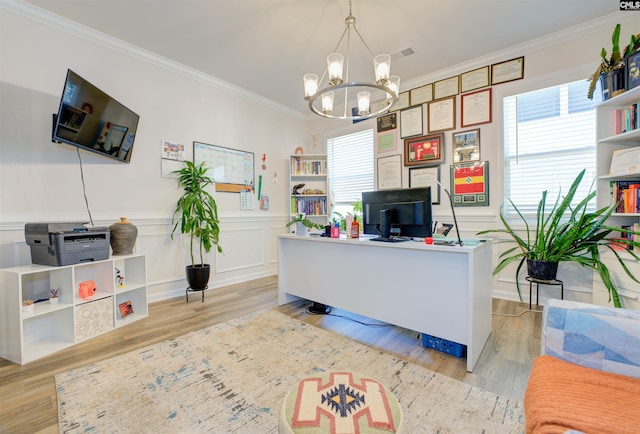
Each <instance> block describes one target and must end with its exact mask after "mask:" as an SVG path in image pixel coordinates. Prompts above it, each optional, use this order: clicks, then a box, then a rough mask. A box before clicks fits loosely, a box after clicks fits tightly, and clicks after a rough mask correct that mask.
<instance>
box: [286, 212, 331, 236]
mask: <svg viewBox="0 0 640 434" xmlns="http://www.w3.org/2000/svg"><path fill="white" fill-rule="evenodd" d="M293 224H295V225H296V234H297V235H299V236H301V237H304V236H306V235H307V234H308V233H309V229H324V225H321V224H318V223H314V222H312V221H311V220H309V219H308V218H307V217H306V216H305V214H304V213H298V214H296V215H295V216H294V217H293V218H292V219H291V221H290V222H289V223H287V226H286V227H289V226H291V225H293Z"/></svg>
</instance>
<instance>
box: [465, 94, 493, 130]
mask: <svg viewBox="0 0 640 434" xmlns="http://www.w3.org/2000/svg"><path fill="white" fill-rule="evenodd" d="M460 106H461V108H460V126H461V127H462V128H465V127H470V126H473V125H480V124H487V123H489V122H491V110H492V108H491V88H488V89H482V90H476V91H475V92H469V93H465V94H463V95H461V96H460Z"/></svg>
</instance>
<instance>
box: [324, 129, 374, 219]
mask: <svg viewBox="0 0 640 434" xmlns="http://www.w3.org/2000/svg"><path fill="white" fill-rule="evenodd" d="M373 146H374V143H373V130H372V129H371V130H365V131H360V132H357V133H353V134H347V135H344V136H340V137H334V138H331V139H329V140H327V165H328V167H329V189H330V190H331V198H332V200H333V211H337V212H339V213H340V214H342V215H346V213H347V212H352V207H353V204H354V203H355V202H356V201H359V200H362V192H363V191H370V190H373V189H374V186H373V172H374V167H373V150H374V147H373Z"/></svg>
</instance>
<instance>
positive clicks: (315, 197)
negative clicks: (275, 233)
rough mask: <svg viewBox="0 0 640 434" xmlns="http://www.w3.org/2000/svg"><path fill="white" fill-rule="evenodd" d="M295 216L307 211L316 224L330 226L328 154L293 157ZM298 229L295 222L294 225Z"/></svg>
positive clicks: (291, 184) (291, 187) (292, 207)
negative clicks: (328, 224) (328, 223)
mask: <svg viewBox="0 0 640 434" xmlns="http://www.w3.org/2000/svg"><path fill="white" fill-rule="evenodd" d="M289 193H290V213H291V216H294V215H296V214H300V213H303V214H305V216H306V217H307V219H309V220H311V221H312V222H314V223H318V224H322V225H326V224H327V222H328V214H329V206H330V204H329V181H328V177H327V156H326V155H324V154H294V155H291V157H290V159H289ZM291 230H292V231H295V225H292V226H291Z"/></svg>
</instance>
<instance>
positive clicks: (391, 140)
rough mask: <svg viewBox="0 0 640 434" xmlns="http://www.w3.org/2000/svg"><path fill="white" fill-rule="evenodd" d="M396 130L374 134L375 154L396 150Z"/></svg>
mask: <svg viewBox="0 0 640 434" xmlns="http://www.w3.org/2000/svg"><path fill="white" fill-rule="evenodd" d="M397 141H398V130H389V131H384V132H382V133H378V134H376V152H378V153H380V152H389V151H395V150H396V149H397V147H398V146H397Z"/></svg>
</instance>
